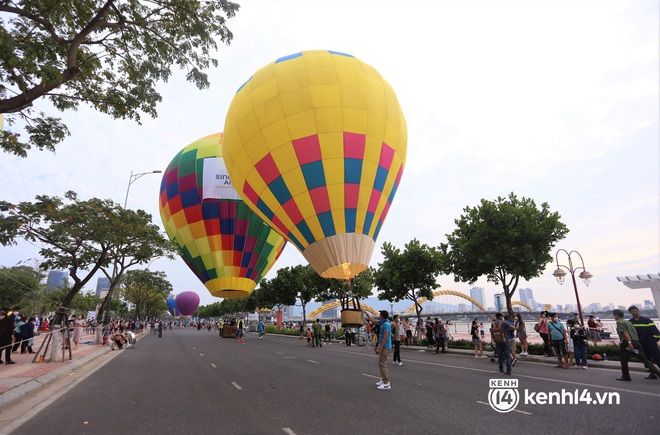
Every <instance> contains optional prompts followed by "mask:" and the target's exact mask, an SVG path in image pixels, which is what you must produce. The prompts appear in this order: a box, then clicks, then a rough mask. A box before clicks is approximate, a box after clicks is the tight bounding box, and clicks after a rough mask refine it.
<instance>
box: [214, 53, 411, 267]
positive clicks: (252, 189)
mask: <svg viewBox="0 0 660 435" xmlns="http://www.w3.org/2000/svg"><path fill="white" fill-rule="evenodd" d="M406 141H407V132H406V122H405V119H404V117H403V113H402V111H401V108H400V106H399V103H398V100H397V98H396V95H395V94H394V91H393V90H392V88H391V86H390V85H389V84H388V83H387V82H386V81H385V80H384V79H383V78H382V77H381V76H380V74H378V72H377V71H376V70H375V69H374V68H373V67H371V66H369V65H367V64H366V63H364V62H362V61H360V60H358V59H356V58H355V57H353V56H351V55H348V54H344V53H338V52H334V51H304V52H301V53H296V54H293V55H290V56H285V57H282V58H280V59H277V60H276V61H275V62H273V63H271V64H269V65H266V66H265V67H263V68H262V69H260V70H259V71H257V72H256V73H254V75H253V76H252V77H251V78H250V79H249V80H248V81H247V82H246V83H245V84H243V85H242V86H241V87H240V89H239V90H238V91H237V92H236V95H235V96H234V98H233V100H232V102H231V105H230V107H229V110H228V113H227V117H226V120H225V132H224V144H223V155H224V158H225V163H226V165H227V169H228V171H229V175H230V177H231V179H232V182H233V183H234V186H235V188H236V190H237V191H238V192H239V194H240V195H241V197H242V198H243V200H244V201H245V202H246V203H247V204H248V205H249V206H250V207H251V208H252V210H254V211H255V212H256V213H257V214H258V215H259V216H261V217H262V218H263V219H264V220H266V222H268V223H270V225H271V226H272V227H273V228H275V229H277V231H278V232H279V233H280V234H282V235H283V236H284V237H285V238H286V239H287V240H288V241H290V242H292V243H293V244H295V245H296V247H297V248H298V249H299V250H300V251H301V252H302V253H303V256H304V257H305V258H306V259H307V261H308V262H309V263H310V264H311V266H312V267H313V268H314V270H316V272H317V273H319V274H320V275H321V276H323V277H325V278H339V279H350V278H352V277H353V276H355V275H357V274H358V273H360V272H362V271H364V270H365V269H366V268H367V266H368V264H369V260H370V258H371V254H372V252H373V249H374V246H375V243H376V238H377V237H378V233H379V231H380V229H381V227H382V225H383V221H384V220H385V217H386V216H387V212H388V210H389V208H390V205H391V204H392V200H393V199H394V195H395V193H396V190H397V187H398V186H399V181H400V180H401V175H402V173H403V167H404V164H405V158H406Z"/></svg>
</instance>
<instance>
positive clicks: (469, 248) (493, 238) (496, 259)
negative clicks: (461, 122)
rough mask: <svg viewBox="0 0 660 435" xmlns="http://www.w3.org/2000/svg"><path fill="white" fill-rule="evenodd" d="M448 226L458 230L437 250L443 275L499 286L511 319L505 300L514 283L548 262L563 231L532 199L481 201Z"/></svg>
mask: <svg viewBox="0 0 660 435" xmlns="http://www.w3.org/2000/svg"><path fill="white" fill-rule="evenodd" d="M463 211H464V214H463V215H461V217H460V218H459V219H456V220H455V221H454V222H455V223H456V226H457V227H458V228H457V229H455V230H454V231H453V232H452V233H451V234H447V243H445V244H442V245H441V249H442V252H443V254H444V255H443V259H444V266H443V268H444V271H445V272H446V273H448V274H449V273H451V274H454V279H455V280H456V281H463V282H468V283H470V284H472V283H474V282H475V281H476V280H477V279H479V277H481V276H483V275H485V276H486V277H487V278H488V280H489V281H491V282H494V283H495V284H499V283H502V288H503V289H504V294H505V297H506V303H507V310H508V312H509V316H510V318H512V316H513V309H512V308H511V297H512V296H513V294H514V293H515V291H516V288H517V287H518V281H519V280H520V278H523V279H525V280H530V279H532V278H535V277H537V276H539V275H541V273H543V270H544V269H545V266H546V264H548V262H550V261H552V256H551V255H550V250H551V249H552V247H553V246H554V245H555V244H556V243H557V242H558V241H559V240H561V239H563V238H564V237H566V234H567V233H568V228H567V227H566V225H564V224H563V223H562V222H561V221H560V220H559V219H560V217H561V216H560V215H559V213H557V212H550V206H549V205H548V204H547V203H545V202H544V203H543V204H541V208H540V209H539V208H537V206H536V203H535V202H534V200H532V199H529V198H520V199H519V198H518V197H517V196H516V195H515V194H513V193H511V194H509V196H508V197H507V198H502V197H498V198H497V200H495V201H487V200H485V199H482V200H481V205H480V206H477V207H465V208H464V209H463Z"/></svg>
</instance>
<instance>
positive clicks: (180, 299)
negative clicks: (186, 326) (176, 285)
mask: <svg viewBox="0 0 660 435" xmlns="http://www.w3.org/2000/svg"><path fill="white" fill-rule="evenodd" d="M174 300H175V302H176V308H177V309H178V310H179V314H180V315H181V316H182V317H183V318H185V319H188V318H190V317H192V315H193V314H194V313H195V311H196V310H197V307H199V295H198V294H197V293H195V292H183V293H179V294H178V295H176V297H175V299H174Z"/></svg>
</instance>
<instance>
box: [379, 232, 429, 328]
mask: <svg viewBox="0 0 660 435" xmlns="http://www.w3.org/2000/svg"><path fill="white" fill-rule="evenodd" d="M381 252H382V253H383V257H384V258H385V259H384V260H383V262H382V263H379V264H378V266H379V268H378V270H376V272H375V273H374V281H375V283H376V287H377V288H378V290H379V291H380V294H379V295H378V299H380V300H387V301H390V302H399V301H400V300H402V299H410V300H411V301H412V302H413V303H414V304H415V311H416V313H417V322H418V324H422V317H421V316H422V306H421V304H420V303H419V302H418V300H419V299H420V298H427V299H433V291H434V290H435V289H436V288H438V287H440V284H438V283H436V278H437V277H438V275H439V274H440V271H441V266H442V259H441V255H440V252H439V251H438V249H437V248H434V247H429V246H428V245H426V244H424V245H422V244H420V242H419V241H418V240H417V239H413V240H412V241H410V242H409V243H407V244H406V245H405V250H404V251H403V252H401V251H400V250H399V249H397V248H394V247H393V246H392V245H391V244H390V243H387V242H386V243H383V249H382V251H381Z"/></svg>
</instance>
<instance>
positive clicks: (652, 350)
mask: <svg viewBox="0 0 660 435" xmlns="http://www.w3.org/2000/svg"><path fill="white" fill-rule="evenodd" d="M628 312H629V313H630V314H631V315H632V317H631V318H630V319H629V321H630V323H632V324H633V326H634V327H635V331H637V337H638V338H639V344H640V345H641V346H642V350H643V351H644V355H646V357H647V358H648V359H649V361H651V362H653V363H655V365H657V366H660V350H658V341H659V340H660V331H658V327H657V326H656V325H655V323H653V321H652V320H651V319H649V318H648V317H644V316H640V314H639V308H637V307H636V306H634V305H632V306H631V307H630V308H628ZM644 379H657V376H656V375H654V374H653V373H649V375H648V376H647V377H646V378H644Z"/></svg>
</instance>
